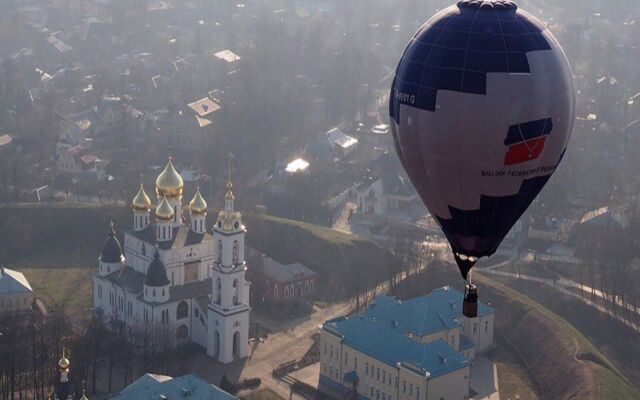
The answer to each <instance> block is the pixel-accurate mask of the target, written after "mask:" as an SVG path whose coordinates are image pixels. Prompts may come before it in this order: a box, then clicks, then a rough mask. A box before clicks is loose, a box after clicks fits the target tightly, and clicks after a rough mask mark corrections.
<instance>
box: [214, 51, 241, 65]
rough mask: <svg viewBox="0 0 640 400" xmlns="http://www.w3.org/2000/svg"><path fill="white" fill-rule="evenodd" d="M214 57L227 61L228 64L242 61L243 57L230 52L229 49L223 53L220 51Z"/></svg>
mask: <svg viewBox="0 0 640 400" xmlns="http://www.w3.org/2000/svg"><path fill="white" fill-rule="evenodd" d="M214 56H216V58H218V59H220V60H223V61H226V62H228V63H232V62H235V61H238V60H240V59H241V58H242V57H240V56H239V55H237V54H236V53H234V52H233V51H231V50H229V49H225V50H222V51H219V52H217V53H215V54H214Z"/></svg>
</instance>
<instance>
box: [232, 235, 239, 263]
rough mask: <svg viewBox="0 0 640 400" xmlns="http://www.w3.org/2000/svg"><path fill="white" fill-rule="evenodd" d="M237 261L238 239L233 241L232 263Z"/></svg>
mask: <svg viewBox="0 0 640 400" xmlns="http://www.w3.org/2000/svg"><path fill="white" fill-rule="evenodd" d="M238 261H239V257H238V241H237V240H234V241H233V264H234V265H235V264H237V263H238Z"/></svg>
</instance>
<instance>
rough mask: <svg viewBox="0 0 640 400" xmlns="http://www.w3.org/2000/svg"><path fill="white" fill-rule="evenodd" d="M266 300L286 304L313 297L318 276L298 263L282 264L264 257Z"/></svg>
mask: <svg viewBox="0 0 640 400" xmlns="http://www.w3.org/2000/svg"><path fill="white" fill-rule="evenodd" d="M263 260H264V279H265V289H266V290H265V298H266V299H268V300H271V301H273V302H275V303H279V304H285V303H293V302H296V301H300V300H302V299H304V298H308V297H310V296H313V294H314V293H315V291H316V288H317V281H318V274H317V273H315V272H314V271H312V270H310V269H309V268H307V267H305V266H304V265H302V264H300V263H298V262H296V263H292V264H287V265H285V264H281V263H279V262H277V261H275V260H273V259H271V258H269V257H266V256H265V257H264V259H263Z"/></svg>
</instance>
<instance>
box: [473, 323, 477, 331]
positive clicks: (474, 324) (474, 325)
mask: <svg viewBox="0 0 640 400" xmlns="http://www.w3.org/2000/svg"><path fill="white" fill-rule="evenodd" d="M473 333H478V323H477V322H474V323H473Z"/></svg>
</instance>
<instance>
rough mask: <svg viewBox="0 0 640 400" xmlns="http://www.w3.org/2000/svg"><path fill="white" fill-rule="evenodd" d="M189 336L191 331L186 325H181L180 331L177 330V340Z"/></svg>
mask: <svg viewBox="0 0 640 400" xmlns="http://www.w3.org/2000/svg"><path fill="white" fill-rule="evenodd" d="M187 336H189V329H188V328H187V326H186V325H180V326H179V327H178V329H176V339H178V340H181V339H186V338H187Z"/></svg>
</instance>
